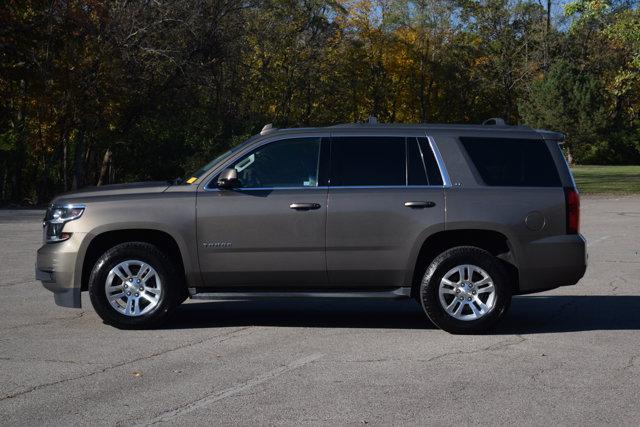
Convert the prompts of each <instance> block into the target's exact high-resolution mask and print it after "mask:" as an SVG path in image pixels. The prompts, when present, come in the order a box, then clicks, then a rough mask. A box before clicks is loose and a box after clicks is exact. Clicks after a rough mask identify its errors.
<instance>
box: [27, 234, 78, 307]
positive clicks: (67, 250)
mask: <svg viewBox="0 0 640 427" xmlns="http://www.w3.org/2000/svg"><path fill="white" fill-rule="evenodd" d="M84 235H85V233H73V234H72V236H71V238H70V239H69V240H66V241H64V242H59V243H45V244H44V245H42V247H40V249H38V253H37V257H36V266H35V275H36V280H39V281H41V282H42V285H43V286H44V287H45V288H46V289H48V290H50V291H51V292H53V298H54V300H55V303H56V304H57V305H59V306H62V307H71V308H80V307H81V302H80V280H79V277H80V276H81V274H78V271H77V268H76V264H77V262H76V261H77V257H78V250H79V248H80V243H81V242H82V239H83V238H84Z"/></svg>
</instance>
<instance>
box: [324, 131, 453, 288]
mask: <svg viewBox="0 0 640 427" xmlns="http://www.w3.org/2000/svg"><path fill="white" fill-rule="evenodd" d="M329 178H330V181H329V193H328V210H327V271H328V275H329V283H330V284H331V285H332V286H339V287H342V288H345V287H352V288H384V287H399V286H410V283H407V281H408V280H409V281H410V279H407V270H408V266H410V265H412V260H411V254H412V252H413V250H414V247H415V245H416V243H417V242H419V243H421V241H422V240H424V238H426V236H427V235H429V234H431V233H434V232H437V231H440V230H444V220H445V218H444V212H445V204H444V202H445V200H444V188H443V176H442V175H441V174H440V171H439V169H438V166H437V161H436V157H435V156H434V153H433V151H432V148H431V144H430V141H429V140H428V139H427V138H426V137H424V136H420V135H417V134H413V135H411V134H409V135H403V136H398V135H397V134H396V135H392V134H390V135H388V136H378V135H375V136H374V135H359V136H357V135H353V134H348V133H343V134H341V133H336V134H334V135H332V139H331V167H330V174H329ZM421 239H422V240H421Z"/></svg>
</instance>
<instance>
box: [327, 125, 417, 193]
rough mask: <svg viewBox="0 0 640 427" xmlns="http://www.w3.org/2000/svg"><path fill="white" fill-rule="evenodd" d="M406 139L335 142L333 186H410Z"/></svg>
mask: <svg viewBox="0 0 640 427" xmlns="http://www.w3.org/2000/svg"><path fill="white" fill-rule="evenodd" d="M405 149H406V146H405V138H394V137H338V138H333V139H332V140H331V185H332V186H343V187H344V186H392V185H393V186H395V185H406V182H407V177H406V174H407V170H406V152H405Z"/></svg>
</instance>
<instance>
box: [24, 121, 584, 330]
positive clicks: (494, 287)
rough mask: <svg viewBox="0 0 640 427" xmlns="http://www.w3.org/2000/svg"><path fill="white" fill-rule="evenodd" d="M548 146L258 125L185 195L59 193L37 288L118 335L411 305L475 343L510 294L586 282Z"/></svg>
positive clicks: (122, 190) (469, 136) (416, 132)
mask: <svg viewBox="0 0 640 427" xmlns="http://www.w3.org/2000/svg"><path fill="white" fill-rule="evenodd" d="M561 140H562V135H561V134H558V133H554V132H548V131H541V130H533V129H529V128H526V127H511V126H504V125H502V124H501V123H500V122H496V124H494V125H493V126H486V125H485V126H470V125H466V126H462V125H369V124H364V125H340V126H334V127H328V128H307V129H282V130H277V129H272V128H266V129H265V130H263V132H262V133H261V134H260V135H256V136H255V137H253V138H251V139H249V140H248V141H246V142H245V143H243V144H241V145H239V146H237V147H235V148H234V149H232V150H230V151H229V152H227V153H225V154H223V155H221V156H220V157H218V158H217V159H215V160H213V161H212V162H210V163H209V164H207V165H206V166H205V167H203V168H202V169H200V170H199V171H197V172H195V173H194V174H193V175H191V176H188V177H187V178H186V179H185V180H184V181H182V182H174V183H169V184H168V183H166V182H159V183H158V182H156V183H143V184H128V185H111V186H104V187H100V188H91V189H86V190H84V191H81V192H77V193H73V194H66V195H63V196H60V197H58V198H56V199H55V200H54V201H53V204H52V206H51V207H50V208H49V210H48V211H47V214H46V218H45V220H44V240H45V242H44V245H43V246H42V247H41V248H40V249H39V250H38V257H37V266H36V275H37V278H38V279H39V280H41V281H42V282H43V284H44V286H45V287H47V288H48V289H50V290H51V291H53V293H54V296H55V300H56V303H58V304H59V305H63V306H67V307H80V304H81V298H80V295H81V291H84V290H88V291H89V295H90V297H91V302H92V304H93V306H94V307H95V309H96V311H97V312H98V314H99V315H100V316H101V317H102V318H103V319H104V320H105V321H106V322H107V323H110V324H113V325H116V326H118V327H149V326H155V325H157V324H159V323H160V322H161V321H163V320H164V319H165V318H166V317H167V315H168V314H169V313H170V312H171V310H172V309H174V308H175V307H176V306H177V305H178V304H180V303H181V302H182V301H183V300H184V299H185V298H187V297H192V298H199V299H216V298H224V299H238V300H246V299H251V298H267V297H282V298H288V297H296V298H300V297H304V298H317V297H319V298H390V299H399V298H415V299H416V300H418V301H419V302H420V303H421V304H422V306H423V307H424V310H425V312H426V314H427V315H428V317H429V318H430V319H431V320H432V321H433V322H434V323H435V324H436V325H438V326H439V327H441V328H443V329H445V330H447V331H450V332H457V333H470V332H478V331H484V330H486V329H487V328H489V327H490V326H491V325H493V324H494V323H495V322H496V321H497V320H498V319H499V318H500V317H502V316H503V315H504V313H505V312H506V310H507V309H508V307H509V303H510V300H511V296H512V295H514V294H524V293H530V292H537V291H542V290H546V289H551V288H554V287H557V286H564V285H573V284H575V283H576V282H577V281H578V280H579V279H580V278H581V277H582V276H583V274H584V272H585V268H586V267H585V266H586V253H585V240H584V238H583V237H582V236H581V235H580V234H579V233H578V222H579V219H578V216H579V200H578V193H577V191H576V189H575V185H574V182H573V179H572V177H571V174H570V171H569V168H568V167H567V164H566V163H565V161H564V158H563V156H562V153H561V151H560V148H559V146H558V144H559V143H560V142H561Z"/></svg>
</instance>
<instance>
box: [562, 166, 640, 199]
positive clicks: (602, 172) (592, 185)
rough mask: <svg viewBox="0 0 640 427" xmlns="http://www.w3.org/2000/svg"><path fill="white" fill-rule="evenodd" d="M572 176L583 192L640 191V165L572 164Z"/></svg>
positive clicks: (620, 192)
mask: <svg viewBox="0 0 640 427" xmlns="http://www.w3.org/2000/svg"><path fill="white" fill-rule="evenodd" d="M571 170H572V171H573V177H574V178H575V180H576V184H577V186H578V190H579V191H580V193H583V194H606V193H609V194H615V193H617V194H630V193H640V166H591V165H589V166H573V167H572V168H571Z"/></svg>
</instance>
